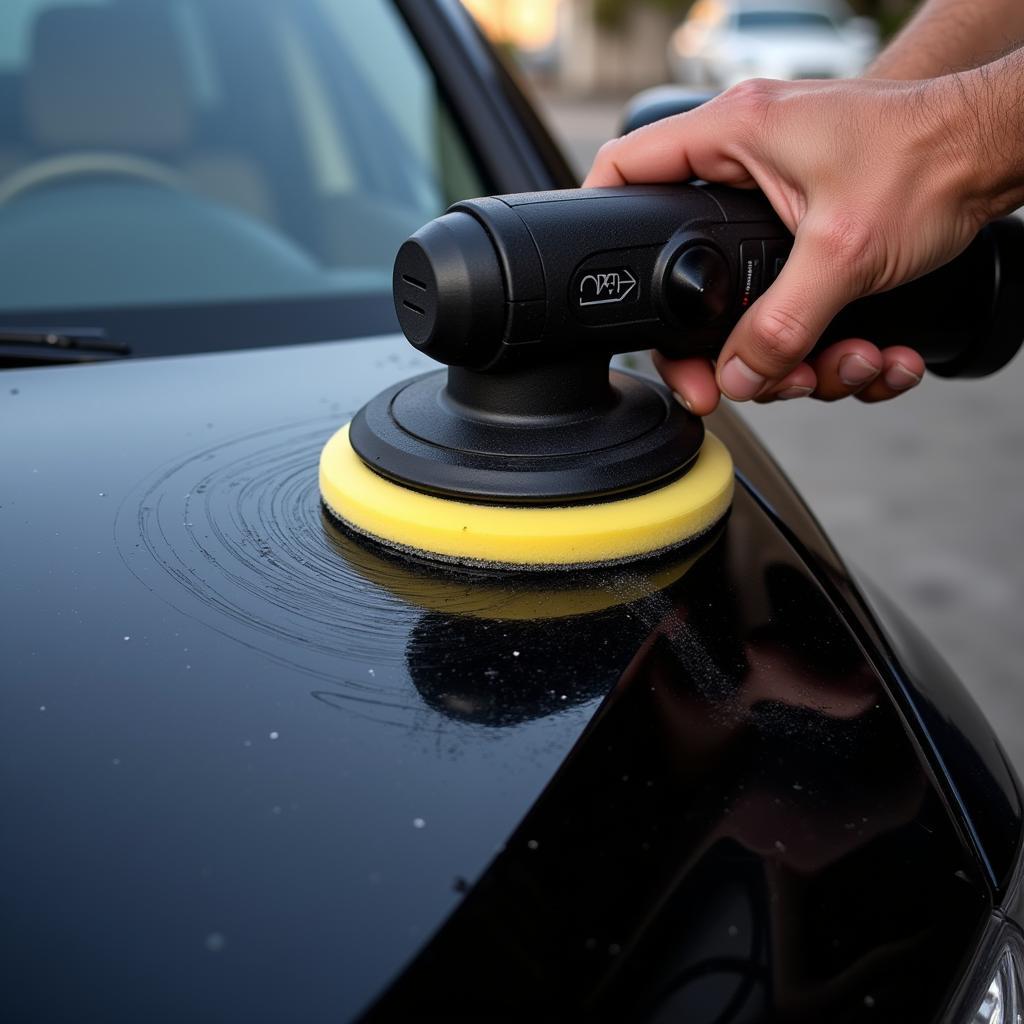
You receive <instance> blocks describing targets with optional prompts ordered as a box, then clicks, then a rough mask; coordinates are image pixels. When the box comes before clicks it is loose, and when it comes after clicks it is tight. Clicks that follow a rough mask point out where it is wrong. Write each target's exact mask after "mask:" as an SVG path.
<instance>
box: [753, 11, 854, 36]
mask: <svg viewBox="0 0 1024 1024" xmlns="http://www.w3.org/2000/svg"><path fill="white" fill-rule="evenodd" d="M736 27H737V28H738V29H739V30H740V31H741V32H764V31H766V30H767V31H772V32H791V31H793V30H794V29H796V30H797V31H802V30H807V29H813V30H814V31H816V32H822V31H824V32H835V30H836V26H835V23H834V22H833V21H832V19H831V18H830V17H829V16H828V15H827V14H822V13H821V12H819V11H772V10H762V11H740V12H739V13H738V14H737V15H736Z"/></svg>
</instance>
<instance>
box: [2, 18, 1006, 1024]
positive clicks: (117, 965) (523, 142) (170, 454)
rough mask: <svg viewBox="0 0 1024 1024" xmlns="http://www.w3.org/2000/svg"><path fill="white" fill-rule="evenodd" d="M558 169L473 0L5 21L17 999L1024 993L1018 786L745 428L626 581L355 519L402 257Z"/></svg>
mask: <svg viewBox="0 0 1024 1024" xmlns="http://www.w3.org/2000/svg"><path fill="white" fill-rule="evenodd" d="M571 184H573V181H572V176H571V174H570V172H569V171H568V170H567V168H566V165H565V163H564V161H563V159H562V158H561V156H560V155H559V153H558V152H557V150H556V149H555V147H554V146H553V145H552V143H551V142H550V140H549V139H548V137H547V135H546V134H545V133H544V131H543V130H542V128H541V127H540V125H539V123H538V121H537V119H536V118H535V116H534V115H533V113H532V112H531V109H530V107H529V105H528V104H527V102H526V101H525V100H524V98H523V96H522V94H521V93H520V92H519V90H518V89H517V87H516V86H515V85H514V83H513V81H512V79H511V78H510V76H509V74H508V73H507V72H506V71H505V70H504V68H503V65H502V63H501V62H500V60H499V59H498V57H497V56H496V55H495V54H494V53H493V52H492V50H491V49H490V48H489V47H488V45H487V44H486V43H485V42H484V41H483V40H482V39H481V37H480V36H479V34H478V33H477V32H476V30H475V28H474V26H473V24H472V22H471V21H470V19H469V17H468V16H467V15H466V14H465V13H464V12H463V10H462V9H461V7H460V6H459V5H458V4H456V3H445V2H438V3H434V2H429V3H428V2H425V0H409V2H401V3H395V4H391V3H388V2H386V0H362V2H359V3H351V2H349V0H292V2H291V3H288V4H283V3H280V2H279V0H135V2H127V0H105V2H81V3H69V2H67V0H64V2H62V3H57V2H50V0H27V2H20V3H17V4H5V5H3V8H2V9H0V267H2V270H3V272H2V273H0V339H2V344H3V348H2V350H0V359H3V360H4V364H5V365H7V366H9V367H21V368H12V369H9V370H7V371H6V372H5V373H3V375H2V376H0V417H2V424H3V435H2V436H3V438H4V441H5V444H4V450H3V457H2V460H0V552H2V553H0V574H2V580H3V589H2V595H3V607H2V612H3V616H2V621H3V647H4V652H5V659H4V670H3V686H2V688H0V694H2V697H0V700H2V707H3V721H4V724H5V727H6V740H5V742H4V744H3V747H2V751H3V752H2V755H0V756H2V771H0V794H2V807H3V863H4V868H5V871H4V877H5V884H4V887H3V897H2V911H0V922H2V935H3V945H2V949H3V965H4V969H3V972H2V982H0V992H2V1003H0V1006H2V1016H3V1019H5V1020H10V1021H59V1020H72V1019H74V1020H89V1021H133V1022H137V1021H147V1022H149V1021H162V1020H167V1021H171V1020H173V1021H193V1020H195V1021H200V1020H202V1021H206V1020H209V1021H258V1020H267V1021H313V1020H367V1021H419V1020H439V1021H453V1020H467V1021H505V1020H508V1021H512V1020H515V1021H521V1020H538V1021H548V1020H561V1021H576V1020H609V1021H630V1022H632V1021H659V1022H662V1021H686V1022H712V1021H715V1022H726V1021H729V1022H753V1021H780V1022H781V1021H787V1022H789V1021H793V1022H796V1021H802V1022H803V1021H814V1022H825V1021H828V1022H833V1021H837V1022H838V1021H887V1022H888V1021H948V1022H950V1024H961V1022H962V1024H969V1022H970V1024H982V1022H985V1024H995V1022H997V1021H999V1022H1003V1024H1005V1022H1011V1021H1017V1020H1019V1019H1020V1017H1019V1014H1020V1012H1021V1010H1020V1009H1019V1008H1020V1005H1021V1004H1020V980H1019V977H1018V972H1019V970H1020V964H1021V957H1022V956H1024V948H1022V945H1021V932H1020V922H1021V921H1022V917H1021V915H1022V913H1024V908H1022V904H1021V899H1022V895H1021V888H1020V865H1021V852H1022V851H1021V805H1020V795H1019V787H1018V784H1017V782H1016V780H1015V778H1014V775H1013V772H1012V771H1011V769H1010V768H1009V766H1008V764H1007V761H1006V758H1005V756H1004V754H1003V752H1002V751H1001V749H1000V747H999V745H998V743H997V742H996V740H995V738H994V736H993V734H992V731H991V729H990V728H989V726H988V725H987V723H986V722H985V721H984V719H983V718H982V717H981V715H980V713H979V712H978V710H977V708H976V707H975V705H974V704H973V703H972V701H971V700H970V698H969V697H968V696H967V694H966V692H965V690H964V688H963V686H962V685H961V683H960V682H959V681H958V680H957V679H956V678H955V677H954V676H953V675H952V674H951V673H950V671H949V669H948V668H946V667H945V666H944V665H943V663H942V662H941V661H940V660H939V659H938V657H937V656H936V655H935V654H934V652H933V651H932V649H931V648H930V647H929V646H928V644H927V643H926V641H925V640H924V639H922V637H920V636H919V635H918V634H917V633H915V632H914V630H913V629H912V628H911V627H910V626H909V625H908V624H907V623H906V621H905V620H904V619H903V618H902V617H901V615H900V613H899V612H898V611H897V610H896V609H895V608H893V607H892V606H891V604H890V602H889V601H888V599H887V598H886V597H885V595H884V594H881V593H878V592H875V591H873V590H870V589H862V586H861V585H859V584H858V583H857V582H856V581H854V580H853V579H852V578H851V575H850V573H849V572H848V571H847V569H846V568H845V566H844V564H843V562H842V561H841V560H840V558H839V557H838V556H837V554H836V553H835V551H834V550H833V548H832V546H831V545H830V543H829V540H828V538H827V537H826V536H825V535H824V534H823V532H822V530H821V529H820V527H819V526H818V525H817V523H816V522H815V520H814V518H813V516H812V515H811V513H810V512H809V511H808V510H807V508H806V507H805V506H804V505H803V503H802V502H801V500H800V499H799V497H798V496H797V495H796V493H795V492H794V491H793V489H792V487H791V486H790V485H789V484H788V482H787V481H786V479H785V478H784V477H783V476H782V474H781V473H780V472H779V470H778V469H777V467H776V466H775V465H774V463H773V462H772V460H771V458H770V456H769V455H768V454H767V453H766V451H765V450H764V448H763V447H762V446H761V445H760V443H759V442H758V440H757V438H756V437H755V436H754V435H753V434H751V433H750V432H749V431H748V430H747V428H745V427H744V426H743V425H742V424H741V423H740V421H739V420H738V419H737V418H736V417H735V416H733V415H732V414H730V413H729V412H728V411H722V412H720V413H717V414H716V415H715V417H714V418H713V419H712V421H711V422H710V426H711V427H712V429H713V430H714V431H715V432H716V434H717V435H718V436H719V437H720V438H721V439H722V440H724V441H725V442H726V444H727V445H728V447H729V449H730V450H731V452H732V455H733V458H734V460H735V463H736V468H737V488H736V495H735V500H734V503H733V507H732V511H731V514H730V515H729V517H728V519H727V520H726V521H725V522H724V523H723V524H722V526H721V527H720V528H719V529H718V530H717V531H715V532H714V533H712V534H710V535H708V536H707V537H705V538H703V540H702V541H701V542H700V543H699V544H697V545H696V546H691V547H690V548H687V549H685V550H684V551H683V552H682V553H680V554H679V555H678V556H676V557H666V558H664V559H661V560H658V561H655V562H653V563H644V564H641V565H638V566H635V567H632V568H630V567H619V568H615V569H610V570H605V571H598V572H594V571H576V572H567V573H553V574H544V575H542V576H535V575H530V574H510V573H507V572H503V571H501V570H498V569H490V570H488V569H468V568H454V567H450V568H445V567H438V566H432V565H429V564H427V563H424V562H419V561H417V560H415V559H412V558H406V557H401V556H397V555H396V554H394V553H393V552H389V551H388V550H386V549H384V548H379V547H376V546H374V545H373V544H370V543H367V542H365V541H363V540H360V539H358V538H355V537H353V536H351V535H350V534H349V533H347V532H346V531H345V530H344V529H342V528H341V527H340V526H339V525H338V524H337V522H336V521H334V520H333V519H332V518H331V516H330V515H329V514H328V513H327V512H326V511H325V510H324V509H323V507H322V505H321V503H320V500H319V494H318V490H317V477H316V466H317V459H318V455H319V452H320V449H321V446H322V445H323V443H324V442H325V441H326V439H327V438H328V437H329V436H330V435H331V434H332V433H333V432H334V431H335V430H336V429H337V428H338V426H339V425H340V424H341V423H343V422H344V421H345V420H347V419H348V418H349V417H350V416H351V414H352V412H354V411H355V410H356V409H357V408H358V407H359V406H361V405H362V404H363V403H365V402H366V401H367V400H368V399H369V398H370V397H371V396H373V395H374V394H376V393H377V392H379V391H380V390H381V389H383V388H385V387H386V386H388V385H390V384H392V383H394V382H395V381H396V380H398V379H399V378H400V377H402V376H407V375H408V374H409V373H410V372H412V371H415V370H418V369H421V368H425V367H426V366H427V365H428V361H427V360H425V359H424V358H423V357H422V356H420V355H418V354H417V353H416V352H415V351H413V349H412V348H410V346H409V345H408V344H407V343H406V342H405V341H404V339H402V338H401V337H400V336H398V335H396V334H395V326H396V325H395V319H394V310H393V306H392V300H391V288H390V284H391V263H392V260H393V257H394V252H395V250H396V249H397V247H398V245H399V244H400V243H401V241H402V240H403V239H404V238H405V236H406V235H407V234H409V232H411V231H412V230H414V229H415V228H417V227H418V226H419V225H420V224H421V223H422V222H423V221H425V220H428V219H429V218H431V217H433V216H435V215H437V214H438V213H440V212H441V211H442V210H443V209H444V208H445V207H446V206H447V205H448V204H449V203H450V202H453V201H455V200H457V199H459V198H463V197H466V196H470V195H484V194H488V193H494V192H516V191H526V190H534V189H548V188H559V187H564V186H568V185H571ZM325 342H326V343H325ZM145 356H153V357H159V358H140V357H145ZM43 363H64V364H80V363H91V364H96V365H58V366H52V365H47V366H42V365H41V364H43Z"/></svg>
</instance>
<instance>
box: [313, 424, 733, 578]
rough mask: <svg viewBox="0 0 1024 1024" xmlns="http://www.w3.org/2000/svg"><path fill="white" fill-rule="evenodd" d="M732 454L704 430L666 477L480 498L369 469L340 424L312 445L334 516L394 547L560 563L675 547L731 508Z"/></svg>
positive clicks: (487, 560) (525, 563)
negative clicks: (617, 491) (690, 457)
mask: <svg viewBox="0 0 1024 1024" xmlns="http://www.w3.org/2000/svg"><path fill="white" fill-rule="evenodd" d="M732 492H733V467H732V458H731V457H730V455H729V452H728V450H727V449H726V447H725V445H724V444H722V442H721V441H719V440H718V438H716V437H715V436H714V435H712V434H710V433H709V434H707V435H706V436H705V439H704V444H703V446H702V447H701V451H700V455H699V456H698V457H697V460H696V462H695V463H694V464H693V466H691V468H690V469H689V471H688V472H687V473H686V474H684V475H683V476H681V477H678V478H677V479H675V480H673V481H672V482H671V483H668V484H666V485H665V486H664V487H660V488H657V489H656V490H653V491H648V492H647V493H646V494H640V495H635V496H633V497H629V498H622V499H621V500H611V501H604V502H598V503H595V504H591V505H565V506H557V507H542V508H537V507H527V506H519V507H513V506H508V505H480V504H472V503H470V502H464V501H453V500H451V499H450V498H440V497H435V496H433V495H430V494H424V493H422V492H420V491H413V490H410V489H408V488H406V487H402V486H401V485H400V484H397V483H393V482H392V481H390V480H386V479H385V478H384V477H382V476H378V475H377V474H376V473H374V472H373V470H371V469H369V468H368V467H367V466H366V465H365V463H364V462H363V461H362V459H360V458H359V456H358V455H357V454H356V452H355V450H354V449H353V447H352V445H351V443H350V441H349V437H348V424H346V425H345V426H344V427H342V428H341V429H340V430H339V431H338V432H337V433H336V434H335V435H334V436H333V437H332V438H331V439H330V440H329V441H328V442H327V444H326V445H325V446H324V449H323V451H322V452H321V454H320V495H321V497H322V498H323V500H324V504H325V505H326V506H327V508H328V509H329V510H330V511H331V512H332V513H333V514H334V515H335V516H336V517H337V518H338V519H340V520H342V522H344V523H347V524H348V525H349V526H351V527H352V528H353V529H355V530H356V531H357V532H359V533H364V534H367V535H369V536H370V537H373V538H374V539H376V540H378V541H380V542H381V543H383V544H385V545H388V546H389V547H393V548H398V549H400V550H406V551H414V552H417V553H421V554H425V555H428V556H430V557H433V558H437V559H440V560H442V561H449V562H459V563H463V564H468V565H493V566H509V567H514V568H520V569H524V568H528V569H533V570H538V569H567V568H575V567H582V566H604V565H609V564H614V563H617V562H627V561H632V560H634V559H637V558H643V557H647V556H650V555H653V554H656V553H658V552H660V551H665V550H668V549H671V548H675V547H678V546H679V545H681V544H683V543H685V542H686V541H688V540H692V539H693V538H695V537H698V536H700V535H701V534H702V533H704V532H706V531H707V530H709V529H710V528H711V527H712V526H714V524H715V523H716V522H718V520H719V519H721V518H722V516H724V515H725V513H726V512H727V511H728V509H729V504H730V502H731V501H732Z"/></svg>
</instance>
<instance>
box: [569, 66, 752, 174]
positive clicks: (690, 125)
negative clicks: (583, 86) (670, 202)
mask: <svg viewBox="0 0 1024 1024" xmlns="http://www.w3.org/2000/svg"><path fill="white" fill-rule="evenodd" d="M752 92H753V90H752V89H750V88H747V89H744V87H743V86H740V87H738V88H736V89H731V90H730V91H729V92H728V93H724V94H723V95H722V96H720V97H718V98H717V99H715V100H712V101H711V102H709V103H707V104H705V105H704V106H701V107H698V108H697V109H696V110H690V111H688V112H687V113H685V114H676V115H674V116H673V117H667V118H664V119H663V120H661V121H656V122H654V123H653V124H649V125H644V126H643V127H642V128H637V129H636V131H633V132H630V133H629V134H628V135H624V136H622V138H619V139H613V140H612V141H611V142H606V143H605V144H604V145H603V146H602V147H601V149H600V150H599V152H598V154H597V157H596V158H595V159H594V164H593V166H592V167H591V168H590V172H589V173H588V174H587V177H586V179H585V180H584V182H583V187H584V188H605V187H616V186H620V185H628V184H640V183H652V182H663V181H687V180H689V179H691V178H704V179H705V180H707V181H717V182H721V183H722V184H726V185H741V186H742V185H750V184H753V183H754V179H753V176H752V175H751V173H750V171H749V170H748V169H747V167H746V166H745V161H744V152H743V148H742V143H743V141H744V140H748V139H750V138H751V136H752V134H753V133H752V132H751V131H750V125H749V119H750V116H751V113H752V109H753V103H754V101H753V100H752V99H751V98H750V96H748V94H750V93H752Z"/></svg>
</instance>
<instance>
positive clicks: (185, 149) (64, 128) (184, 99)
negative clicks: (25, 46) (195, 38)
mask: <svg viewBox="0 0 1024 1024" xmlns="http://www.w3.org/2000/svg"><path fill="white" fill-rule="evenodd" d="M188 71H189V67H188V61H187V56H186V52H185V46H184V40H183V38H182V33H181V31H180V26H179V25H178V24H176V23H175V21H174V20H173V19H172V17H171V15H170V12H169V10H168V8H166V7H164V6H160V5H154V4H146V5H129V4H116V5H109V6H103V7H92V6H84V7H75V6H66V7H55V8H50V9H47V10H44V11H43V12H41V13H40V14H39V16H38V17H37V19H36V21H35V23H34V25H33V33H32V50H31V61H30V64H29V67H28V70H27V73H26V77H25V81H24V83H23V99H22V102H23V114H24V128H25V132H24V134H25V140H26V142H27V146H26V147H25V150H24V151H23V152H21V153H11V152H8V153H5V154H2V155H0V197H8V196H9V195H10V193H11V191H12V190H13V191H18V190H19V189H24V188H30V187H32V186H33V185H34V184H35V183H37V176H38V175H40V174H41V175H42V177H44V178H45V177H47V176H50V175H53V174H57V175H58V176H59V175H60V174H61V173H65V174H72V173H76V172H83V171H84V172H88V169H89V168H90V166H92V167H93V168H95V169H102V168H103V167H104V166H109V167H111V168H116V167H117V166H118V160H119V159H120V165H121V166H123V169H124V173H132V172H133V170H134V171H140V172H141V171H142V170H143V169H148V170H149V171H152V172H154V174H155V173H156V168H157V167H162V168H165V169H166V171H167V179H168V183H170V182H171V181H172V180H174V179H177V180H178V182H179V183H180V184H181V185H183V186H184V187H186V188H189V189H191V190H192V191H194V192H196V193H198V194H199V195H202V196H205V197H206V198H209V199H212V200H215V201H218V202H221V203H225V204H227V205H229V206H233V207H235V208H237V209H240V210H242V211H244V212H246V213H248V214H250V215H252V216H254V217H256V218H257V219H259V220H262V221H264V222H266V223H268V224H271V225H273V224H274V223H275V214H274V204H273V199H272V195H271V192H270V188H269V187H268V183H267V180H266V178H265V176H264V175H263V173H262V171H261V169H260V167H259V166H258V165H257V163H256V162H255V161H253V160H251V159H247V158H246V157H245V156H244V155H243V154H241V153H236V152H231V151H228V150H224V149H218V148H210V147H202V146H200V145H198V144H197V141H196V138H195V106H196V103H195V96H194V91H193V88H192V85H191V82H190V79H189V74H188Z"/></svg>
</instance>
